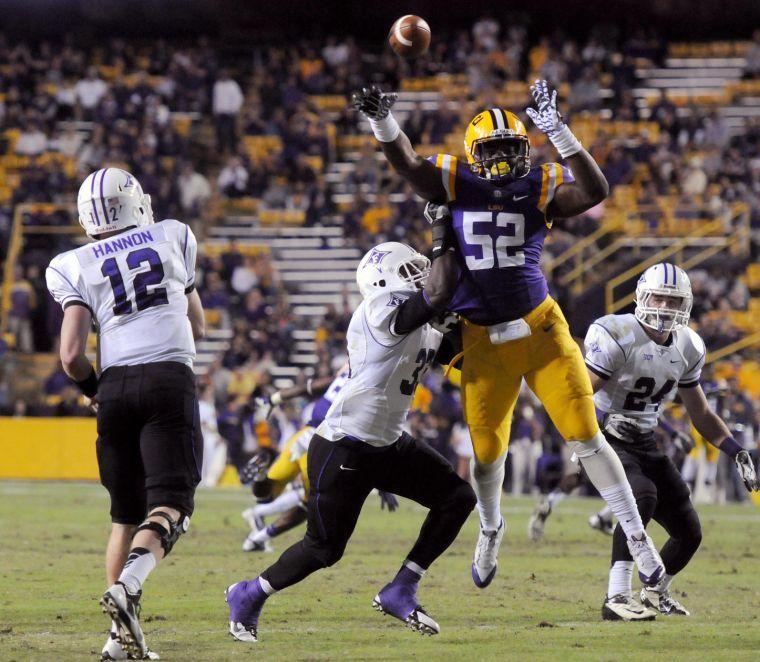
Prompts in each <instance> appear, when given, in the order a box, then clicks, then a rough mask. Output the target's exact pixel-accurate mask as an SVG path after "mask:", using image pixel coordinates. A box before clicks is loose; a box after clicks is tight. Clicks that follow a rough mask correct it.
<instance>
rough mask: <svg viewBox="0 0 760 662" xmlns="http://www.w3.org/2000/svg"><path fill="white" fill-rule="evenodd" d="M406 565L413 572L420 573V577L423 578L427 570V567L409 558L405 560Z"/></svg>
mask: <svg viewBox="0 0 760 662" xmlns="http://www.w3.org/2000/svg"><path fill="white" fill-rule="evenodd" d="M404 566H405V567H407V568H409V570H411V571H412V572H413V573H415V574H417V575H419V576H420V579H422V578H423V577H424V576H425V573H426V572H427V570H425V568H422V567H420V566H418V565H417V564H416V563H415V562H414V561H410V560H409V559H406V561H404Z"/></svg>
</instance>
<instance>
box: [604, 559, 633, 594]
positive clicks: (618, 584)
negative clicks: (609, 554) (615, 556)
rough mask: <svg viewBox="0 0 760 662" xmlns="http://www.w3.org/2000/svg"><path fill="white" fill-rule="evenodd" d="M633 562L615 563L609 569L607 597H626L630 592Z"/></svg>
mask: <svg viewBox="0 0 760 662" xmlns="http://www.w3.org/2000/svg"><path fill="white" fill-rule="evenodd" d="M633 566H634V563H633V561H615V563H613V564H612V567H611V568H610V579H609V583H608V584H607V597H608V598H611V597H612V596H613V595H621V594H622V595H628V594H630V592H631V577H632V576H633Z"/></svg>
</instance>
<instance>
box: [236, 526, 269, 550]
mask: <svg viewBox="0 0 760 662" xmlns="http://www.w3.org/2000/svg"><path fill="white" fill-rule="evenodd" d="M257 533H258V531H251V533H249V534H248V535H247V536H246V538H245V540H244V541H243V551H244V552H273V551H274V547H273V546H272V543H271V542H269V541H268V540H265V541H264V542H258V541H256V540H254V539H253V537H254V536H255V535H256V534H257Z"/></svg>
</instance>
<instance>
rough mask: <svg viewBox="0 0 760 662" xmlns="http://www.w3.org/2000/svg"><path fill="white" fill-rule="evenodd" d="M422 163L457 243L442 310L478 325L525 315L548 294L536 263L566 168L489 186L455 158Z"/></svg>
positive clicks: (543, 169)
mask: <svg viewBox="0 0 760 662" xmlns="http://www.w3.org/2000/svg"><path fill="white" fill-rule="evenodd" d="M429 160H430V161H431V162H433V163H434V164H435V166H436V168H438V170H439V171H440V173H441V179H442V181H443V185H444V188H445V189H446V195H447V197H448V203H449V209H450V210H451V216H452V222H453V227H454V230H455V232H456V237H457V243H458V244H459V250H458V251H457V257H458V261H459V265H460V269H461V271H460V276H459V282H458V285H457V290H456V293H455V294H454V297H453V299H452V302H451V304H450V305H449V309H450V310H451V311H453V312H456V313H459V314H460V315H462V317H464V318H465V319H467V320H468V321H470V322H473V323H474V324H480V325H491V324H497V323H499V322H506V321H509V320H515V319H518V318H520V317H524V316H525V315H527V314H528V313H529V312H530V311H531V310H533V309H534V308H535V307H536V306H537V305H538V304H540V303H541V302H542V301H543V300H544V299H545V298H546V296H547V294H548V293H549V289H548V287H547V284H546V278H545V277H544V274H543V273H542V272H541V268H540V267H539V262H540V260H541V251H542V250H543V247H544V240H545V238H546V235H547V233H548V231H549V229H550V228H551V220H550V219H547V216H546V209H547V207H548V206H549V203H550V202H551V201H552V200H553V199H554V193H555V191H556V190H557V187H558V186H560V185H562V184H564V183H568V182H572V181H574V178H573V175H572V173H571V172H570V171H569V170H568V169H567V168H565V167H564V166H561V165H560V164H558V163H545V164H544V165H542V166H537V167H533V168H531V169H530V172H529V173H528V174H527V175H526V176H525V177H522V178H520V179H517V180H515V181H513V182H511V183H509V184H507V185H506V186H495V185H494V184H492V183H491V182H489V181H488V180H485V179H483V178H481V177H478V176H477V175H476V174H475V173H474V172H472V170H471V169H470V167H469V165H467V164H466V163H460V162H459V160H458V159H457V158H456V157H454V156H450V155H448V154H438V155H436V156H435V157H431V158H430V159H429Z"/></svg>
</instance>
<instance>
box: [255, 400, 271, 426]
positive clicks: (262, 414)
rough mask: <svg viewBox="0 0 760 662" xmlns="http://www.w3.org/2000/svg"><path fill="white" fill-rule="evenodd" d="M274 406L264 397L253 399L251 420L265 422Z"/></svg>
mask: <svg viewBox="0 0 760 662" xmlns="http://www.w3.org/2000/svg"><path fill="white" fill-rule="evenodd" d="M274 407H275V406H274V404H273V403H272V401H271V400H270V399H269V398H268V397H266V396H262V397H259V398H254V399H253V419H254V420H255V421H265V420H267V419H268V418H269V417H270V416H271V415H272V410H273V409H274Z"/></svg>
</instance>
